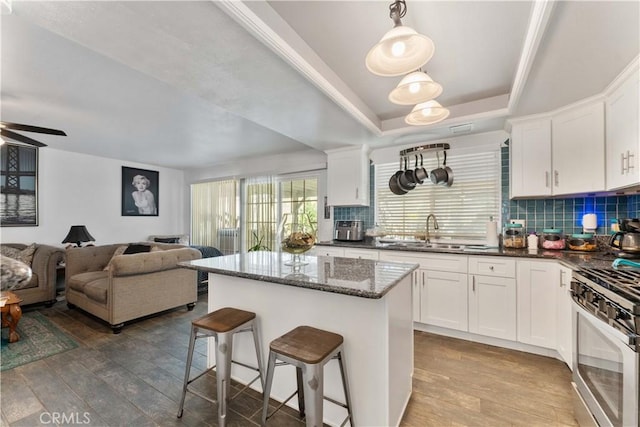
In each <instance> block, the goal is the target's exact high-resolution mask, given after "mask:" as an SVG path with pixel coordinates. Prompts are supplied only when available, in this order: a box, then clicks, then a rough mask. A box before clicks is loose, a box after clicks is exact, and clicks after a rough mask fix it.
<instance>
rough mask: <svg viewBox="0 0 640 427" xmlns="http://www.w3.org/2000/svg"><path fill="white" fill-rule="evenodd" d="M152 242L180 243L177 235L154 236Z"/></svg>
mask: <svg viewBox="0 0 640 427" xmlns="http://www.w3.org/2000/svg"><path fill="white" fill-rule="evenodd" d="M153 241H154V242H158V243H180V238H179V237H155V238H154V239H153Z"/></svg>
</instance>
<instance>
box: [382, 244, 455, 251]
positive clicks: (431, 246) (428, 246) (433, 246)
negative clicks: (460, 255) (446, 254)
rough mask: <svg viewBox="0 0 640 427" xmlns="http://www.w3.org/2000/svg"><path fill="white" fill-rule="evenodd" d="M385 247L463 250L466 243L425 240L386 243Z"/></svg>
mask: <svg viewBox="0 0 640 427" xmlns="http://www.w3.org/2000/svg"><path fill="white" fill-rule="evenodd" d="M384 247H386V248H390V249H394V248H395V249H400V248H407V249H459V250H463V249H464V247H465V245H461V244H451V243H425V242H394V243H385V244H384Z"/></svg>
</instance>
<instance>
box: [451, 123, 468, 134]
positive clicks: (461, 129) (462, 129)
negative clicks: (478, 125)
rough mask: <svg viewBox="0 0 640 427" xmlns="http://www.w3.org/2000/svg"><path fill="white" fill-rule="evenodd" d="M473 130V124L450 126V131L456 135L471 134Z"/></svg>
mask: <svg viewBox="0 0 640 427" xmlns="http://www.w3.org/2000/svg"><path fill="white" fill-rule="evenodd" d="M471 129H473V123H465V124H463V125H456V126H449V131H450V132H451V133H452V134H454V135H459V134H461V133H469V132H471Z"/></svg>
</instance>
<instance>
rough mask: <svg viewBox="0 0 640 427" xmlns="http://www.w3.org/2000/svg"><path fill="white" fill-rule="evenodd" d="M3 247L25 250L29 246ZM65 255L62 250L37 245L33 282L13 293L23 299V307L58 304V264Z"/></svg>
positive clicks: (9, 244)
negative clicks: (38, 304)
mask: <svg viewBox="0 0 640 427" xmlns="http://www.w3.org/2000/svg"><path fill="white" fill-rule="evenodd" d="M2 246H10V247H12V248H15V249H19V250H23V249H25V248H26V247H27V246H28V245H25V244H22V243H3V244H2ZM64 253H65V252H64V249H62V248H57V247H55V246H49V245H40V244H37V243H36V250H35V252H34V254H33V260H32V262H31V265H30V267H31V270H32V275H31V281H30V282H29V284H28V285H27V286H25V287H24V288H21V289H16V290H14V291H13V292H14V293H15V294H16V295H18V296H19V297H20V298H21V299H22V303H21V305H27V304H35V303H41V302H44V303H45V305H46V306H47V307H51V306H52V305H53V303H55V302H56V270H57V267H58V264H60V263H61V262H62V261H63V260H64Z"/></svg>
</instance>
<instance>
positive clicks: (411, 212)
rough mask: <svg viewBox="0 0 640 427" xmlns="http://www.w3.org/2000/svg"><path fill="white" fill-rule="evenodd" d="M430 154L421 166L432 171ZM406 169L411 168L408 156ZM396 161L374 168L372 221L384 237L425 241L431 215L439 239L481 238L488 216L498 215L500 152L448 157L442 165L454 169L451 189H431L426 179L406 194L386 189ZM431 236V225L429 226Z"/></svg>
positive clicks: (433, 166)
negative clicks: (374, 201)
mask: <svg viewBox="0 0 640 427" xmlns="http://www.w3.org/2000/svg"><path fill="white" fill-rule="evenodd" d="M433 156H434V155H431V154H430V155H429V158H428V159H427V158H425V159H424V167H425V169H426V170H427V171H431V170H433V169H435V168H437V167H438V160H437V159H436V158H433ZM411 160H412V161H411V164H410V165H409V168H414V167H415V163H414V162H415V159H414V158H411ZM398 166H399V164H398V162H394V163H387V164H378V165H376V166H375V186H376V188H375V194H376V222H377V224H378V225H379V226H381V227H383V228H384V229H385V230H386V231H387V234H388V235H390V236H393V237H397V238H408V239H410V238H420V239H421V238H424V233H425V229H426V220H427V216H428V215H429V214H434V215H435V216H436V218H437V220H438V224H439V226H440V229H439V230H438V232H437V235H438V236H439V237H452V238H453V237H455V238H469V239H479V238H485V232H486V222H487V221H488V220H489V217H494V218H495V219H498V216H499V213H500V153H499V151H493V150H492V151H486V152H476V153H472V154H451V153H448V156H447V166H449V167H450V168H451V169H452V170H453V175H454V181H453V185H452V186H451V187H446V186H443V185H434V184H432V183H431V180H430V179H429V178H427V180H425V181H424V184H422V185H416V187H415V188H414V189H413V190H411V191H409V192H408V193H407V194H405V195H401V196H399V195H396V194H393V193H392V192H391V190H390V189H389V178H390V177H391V176H392V175H393V174H394V173H395V172H396V171H397V170H398ZM429 228H430V233H431V236H432V237H434V233H433V223H432V222H431V223H430V225H429Z"/></svg>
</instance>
